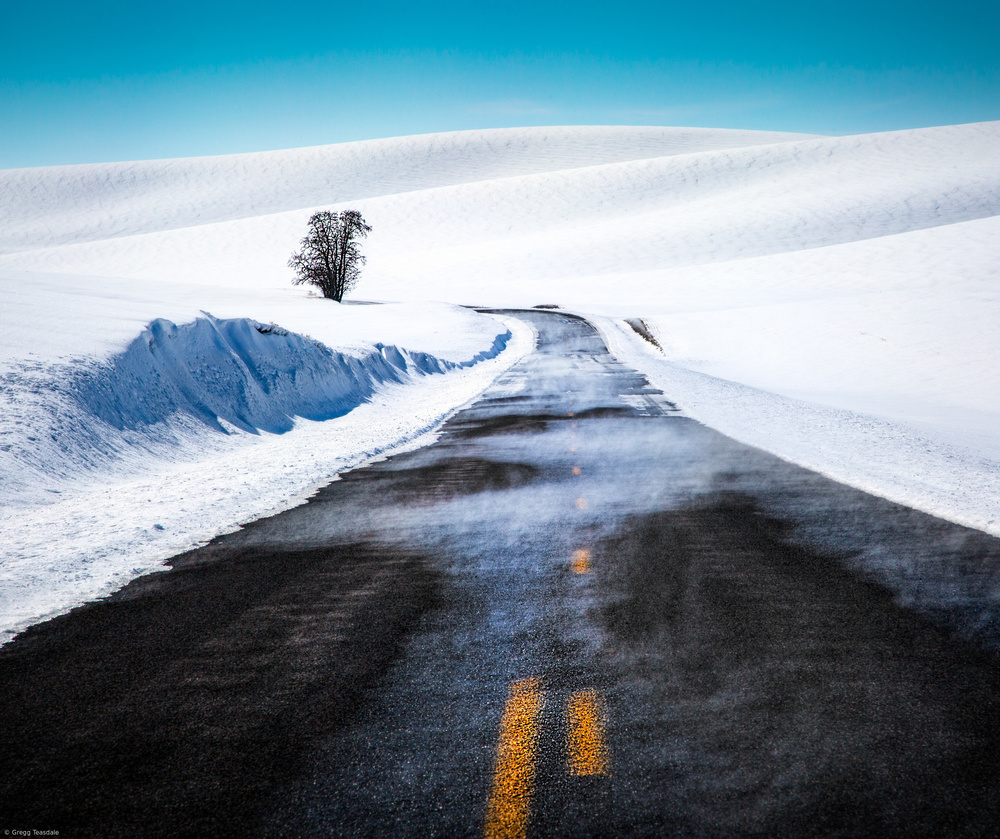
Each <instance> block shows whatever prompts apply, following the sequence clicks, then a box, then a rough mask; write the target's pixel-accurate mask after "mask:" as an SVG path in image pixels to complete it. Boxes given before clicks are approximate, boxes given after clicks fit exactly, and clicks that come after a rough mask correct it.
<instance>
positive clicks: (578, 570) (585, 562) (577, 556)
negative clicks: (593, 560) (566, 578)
mask: <svg viewBox="0 0 1000 839" xmlns="http://www.w3.org/2000/svg"><path fill="white" fill-rule="evenodd" d="M570 567H571V568H572V569H573V573H574V574H589V573H590V551H588V550H587V549H586V548H581V549H580V550H578V551H575V552H574V553H573V562H572V564H571V565H570Z"/></svg>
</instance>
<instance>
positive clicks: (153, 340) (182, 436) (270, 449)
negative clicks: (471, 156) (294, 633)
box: [0, 282, 533, 638]
mask: <svg viewBox="0 0 1000 839" xmlns="http://www.w3.org/2000/svg"><path fill="white" fill-rule="evenodd" d="M5 285H6V287H7V289H6V290H7V291H8V293H9V292H10V287H11V285H14V284H12V283H10V282H8V283H6V284H5ZM3 288H4V285H0V289H3ZM31 291H32V289H26V290H25V292H24V293H26V294H28V295H29V296H30V293H31ZM48 302H49V305H50V306H51V305H52V303H53V301H52V300H49V301H48ZM299 302H300V306H301V304H302V303H305V304H307V307H308V308H318V309H321V310H326V311H324V312H323V313H324V314H325V315H326V316H327V318H328V319H329V318H330V316H331V315H333V316H334V317H333V318H332V319H333V320H336V319H337V317H336V316H337V315H339V316H340V317H341V318H343V319H346V318H348V317H350V316H351V315H353V314H354V313H355V312H358V311H361V310H365V311H366V312H368V311H370V310H371V311H374V310H379V313H380V314H381V318H380V321H381V322H380V323H379V322H378V321H375V323H376V325H378V326H380V327H381V331H382V332H383V334H392V333H393V331H394V330H393V321H394V320H396V321H402V320H404V319H405V320H408V319H409V316H410V314H409V313H408V312H406V311H404V307H391V306H385V307H382V306H371V307H332V306H324V305H323V303H324V301H319V300H315V301H310V300H305V301H299ZM117 303H118V306H119V307H121V308H127V299H122V298H121V297H119V298H118V299H117ZM133 305H135V304H133ZM174 306H176V302H175V303H174ZM139 308H141V306H139ZM167 308H169V306H167ZM432 311H434V309H433V308H429V307H425V308H424V309H423V314H424V315H425V316H427V315H429V314H431V312H432ZM62 314H63V317H64V318H65V319H66V320H67V322H71V321H72V320H73V315H72V313H71V312H70V311H67V310H66V309H63V310H62ZM368 317H369V318H372V315H371V314H369V315H368ZM435 321H436V323H435V322H434V321H430V322H425V328H427V329H428V331H433V327H434V326H436V327H437V328H438V329H452V330H454V329H456V328H459V327H461V326H463V325H465V326H468V324H469V322H470V321H472V322H473V323H475V325H476V329H475V330H471V331H474V332H475V333H476V334H475V338H478V340H476V341H475V342H474V343H475V344H476V346H477V347H479V349H477V351H475V352H474V353H472V354H471V355H470V356H468V357H466V358H465V359H462V360H453V359H448V358H440V357H438V356H436V355H433V354H431V353H428V352H424V351H418V350H408V349H404V348H400V347H397V346H395V345H393V344H385V343H380V342H376V343H374V344H371V345H368V346H362V347H361V348H354V349H352V350H334V349H331V348H329V347H327V346H325V345H324V344H322V343H320V342H319V341H317V340H315V339H314V338H309V337H305V336H303V335H300V334H297V333H292V332H289V331H288V330H286V329H284V328H282V327H281V326H279V325H277V324H272V323H262V322H259V321H256V320H252V319H249V318H232V319H217V318H214V317H212V316H211V315H209V314H207V313H205V314H203V315H202V316H201V317H198V318H196V319H194V320H192V321H189V322H186V323H182V324H180V325H177V324H174V323H172V322H170V321H168V320H166V319H162V318H161V319H157V320H154V321H153V322H152V323H150V324H149V325H148V326H147V327H146V328H145V329H143V330H142V332H141V333H140V334H139V335H138V336H136V337H135V338H134V339H133V340H132V341H130V342H129V343H128V344H127V345H126V346H125V347H124V348H123V349H122V350H121V351H119V352H117V353H115V354H113V355H111V356H109V357H95V356H90V357H78V358H69V359H67V358H63V359H62V360H59V361H56V360H54V359H53V358H52V356H53V355H54V354H55V353H54V350H55V349H57V348H61V349H65V345H66V344H67V343H68V344H72V343H73V340H72V336H71V337H70V340H69V341H65V340H60V337H59V336H58V335H50V336H41V337H42V340H41V341H40V342H39V344H38V346H39V349H38V350H36V351H35V354H36V358H35V359H30V358H22V359H20V360H19V359H17V358H11V357H8V358H6V359H5V364H4V368H3V372H2V373H0V401H2V403H3V406H2V407H3V411H2V419H0V441H2V442H0V466H2V471H3V475H4V481H3V485H2V487H0V501H2V505H3V506H2V507H0V524H2V528H3V532H4V535H5V538H4V556H3V563H2V566H0V633H2V635H0V638H9V637H11V636H12V635H13V634H14V633H15V632H17V631H19V630H20V629H23V628H24V627H25V626H28V625H30V624H31V623H33V622H35V621H37V620H39V619H41V618H43V617H45V616H49V615H53V614H57V613H59V612H61V611H64V610H65V609H67V608H70V607H72V606H74V605H77V604H78V603H80V602H83V601H84V600H87V599H92V598H94V597H98V596H101V595H103V594H106V593H109V592H110V591H113V590H114V589H116V588H118V587H120V586H121V585H122V584H124V583H125V582H127V581H128V580H129V579H131V578H132V577H134V576H136V575H137V574H140V573H145V572H146V571H148V570H151V569H152V568H154V567H156V565H157V564H158V563H159V562H162V560H164V559H166V558H168V557H170V556H172V555H174V554H175V553H177V552H179V551H181V550H185V549H187V548H190V547H193V546H195V545H197V544H199V543H202V542H204V541H207V540H208V539H210V538H212V537H213V536H215V535H217V534H218V533H220V532H225V531H226V530H229V529H232V528H233V527H234V526H235V525H237V524H239V523H240V522H244V521H247V520H248V519H251V518H255V517H257V516H260V515H262V514H266V513H269V512H273V511H276V510H278V509H282V508H285V507H287V506H290V505H293V504H295V503H299V502H301V500H303V499H304V498H305V497H307V496H308V494H309V493H310V492H311V491H312V490H314V489H315V488H316V487H318V486H320V485H322V484H324V483H326V482H328V481H329V480H331V479H332V478H333V477H334V476H335V475H336V474H337V473H338V472H340V471H343V470H344V469H345V468H350V467H352V466H355V465H357V464H358V463H361V462H363V461H365V460H368V459H370V458H372V457H375V456H378V455H381V454H384V453H386V452H388V451H390V450H394V449H399V448H400V447H404V446H406V445H414V444H419V443H420V442H421V441H422V440H424V439H425V438H426V437H427V435H428V434H429V433H431V432H432V429H433V428H434V427H436V426H437V425H438V424H439V423H440V422H441V420H442V419H444V417H446V416H447V415H448V414H449V413H450V412H452V411H453V410H455V409H456V408H457V407H459V406H461V405H462V404H464V403H465V402H467V401H468V400H469V399H471V398H473V397H474V396H475V395H476V394H478V393H480V392H481V391H482V390H483V389H484V388H485V387H486V386H487V385H488V384H489V383H490V382H491V381H493V379H495V378H496V377H497V376H498V375H500V373H502V372H503V370H505V369H507V368H508V367H509V366H510V365H511V364H512V363H514V361H516V360H517V359H518V358H520V357H522V356H523V355H524V353H526V352H527V351H529V350H530V348H531V346H532V344H533V336H532V334H531V332H530V330H528V329H527V328H526V327H524V326H523V325H522V324H520V323H519V322H517V321H512V322H510V324H509V325H508V324H504V323H498V322H497V320H496V319H494V318H489V317H485V316H480V315H475V314H474V313H470V312H466V311H464V310H459V309H455V308H454V307H444V306H439V307H436V318H435ZM371 325H372V322H371V321H370V322H369V326H371ZM88 326H89V328H90V329H96V328H99V321H98V322H95V321H90V322H89V323H88ZM400 326H401V327H402V328H401V330H399V331H401V332H403V333H406V332H409V331H410V330H411V328H412V327H411V326H410V325H409V324H400ZM355 328H356V325H355ZM469 331H470V330H468V329H466V333H465V335H463V336H456V337H455V339H454V340H453V341H452V343H453V346H452V348H451V349H452V350H454V344H459V345H461V344H463V343H464V344H468V343H469V342H470V335H469ZM46 352H47V353H48V354H49V356H50V357H49V359H48V360H47V363H46V362H43V361H39V360H38V358H37V357H38V356H39V355H41V356H44V355H45V354H46ZM289 432H291V433H289Z"/></svg>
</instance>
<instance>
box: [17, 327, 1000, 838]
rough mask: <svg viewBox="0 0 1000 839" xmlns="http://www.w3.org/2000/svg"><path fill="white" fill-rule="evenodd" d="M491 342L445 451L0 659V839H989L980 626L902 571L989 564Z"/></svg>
mask: <svg viewBox="0 0 1000 839" xmlns="http://www.w3.org/2000/svg"><path fill="white" fill-rule="evenodd" d="M516 314H517V316H518V317H522V318H524V319H525V320H527V321H529V322H530V323H531V324H533V326H534V327H535V328H536V329H537V331H538V346H537V349H536V351H535V352H534V353H533V354H531V355H529V356H528V357H527V358H525V360H524V361H522V362H521V363H520V364H519V365H517V366H516V367H514V368H512V370H511V371H510V372H508V373H507V374H506V375H505V376H504V377H503V378H502V379H501V380H500V381H499V382H497V384H496V385H494V386H493V388H491V389H490V390H489V391H487V392H486V393H485V394H484V395H483V397H482V398H481V399H480V400H479V401H478V402H476V403H475V404H474V405H472V406H471V407H469V408H467V409H465V410H463V411H461V412H459V413H458V414H456V415H455V416H454V417H453V418H452V419H451V420H450V421H449V422H448V423H446V425H445V426H444V428H443V430H442V432H441V435H440V438H439V440H438V441H437V443H435V444H434V445H431V446H428V447H425V448H422V449H419V450H417V451H413V452H410V453H406V454H401V455H397V456H394V457H392V458H389V459H387V460H385V461H382V462H380V463H376V464H372V465H370V466H368V467H365V468H362V469H357V470H355V471H353V472H350V473H347V474H345V475H344V476H342V479H341V480H338V481H335V482H334V483H332V484H330V485H329V486H328V487H326V488H325V489H323V490H322V491H321V492H319V493H318V494H317V495H316V496H315V497H314V498H313V499H311V500H310V502H309V503H308V504H305V505H303V506H301V507H298V508H295V509H293V510H290V511H288V512H286V513H283V514H281V515H278V516H275V517H273V518H270V519H263V520H260V521H257V522H254V523H253V524H251V525H248V526H247V527H245V528H244V529H242V530H240V531H239V532H237V533H233V534H231V535H228V536H224V537H220V538H219V539H217V540H215V541H214V542H213V543H212V544H210V545H208V546H206V547H205V548H202V549H200V550H198V551H194V552H191V553H189V554H185V555H182V556H180V557H177V558H176V559H175V560H174V562H173V570H171V571H167V572H163V573H161V574H155V575H150V576H147V577H144V578H141V579H139V580H136V581H135V582H133V583H132V584H131V585H129V586H128V587H126V588H125V589H124V590H122V591H121V592H119V594H117V595H116V596H115V597H114V598H112V599H110V600H109V601H106V602H102V603H98V604H94V605H92V606H88V607H84V608H82V609H79V610H76V611H75V612H74V613H71V614H70V615H66V616H63V617H61V618H57V619H55V620H53V621H50V622H48V623H46V624H42V625H40V626H38V627H35V628H33V629H32V630H29V631H28V632H26V633H24V634H23V635H22V636H21V637H20V638H19V639H18V640H16V641H15V642H13V643H11V644H9V645H8V646H6V647H4V648H3V649H0V690H2V692H3V695H4V697H5V700H4V703H5V708H4V715H3V721H2V722H0V751H2V753H3V754H4V760H5V772H4V777H3V780H2V781H0V802H2V813H0V828H12V829H13V828H22V827H30V828H33V829H38V830H42V829H59V830H60V831H61V833H60V835H62V836H125V835H145V836H175V835H205V834H207V833H211V834H212V835H221V836H267V837H300V836H304V837H311V836H331V835H332V836H394V837H397V836H421V837H423V836H441V837H459V836H469V837H474V836H487V837H501V836H503V837H519V836H574V837H581V836H595V837H596V836H617V835H623V836H685V837H686V836H695V837H697V836H704V837H714V836H727V837H732V836H783V837H799V836H802V837H804V836H831V835H836V836H883V837H888V836H899V837H903V836H905V837H914V836H928V837H929V836H943V835H949V836H970V837H971V836H984V837H985V836H993V835H995V834H996V825H997V824H1000V668H998V659H997V654H996V652H995V649H996V640H997V639H996V637H995V635H996V626H997V625H998V621H997V618H996V615H993V614H987V613H985V612H983V611H982V609H980V610H979V611H978V612H977V613H976V614H975V615H972V614H970V613H969V612H968V611H967V610H965V609H964V608H963V605H962V604H961V603H955V602H951V601H949V600H948V599H947V598H946V597H942V598H941V599H940V602H939V604H938V607H937V608H936V609H930V610H928V611H927V612H926V613H923V614H918V613H916V612H914V611H912V610H909V609H907V608H904V606H903V605H900V602H901V600H902V599H904V596H903V594H902V593H903V592H905V591H906V590H907V588H906V586H905V585H902V584H900V585H899V586H894V583H893V580H894V577H893V575H892V571H891V569H892V566H893V558H894V557H896V556H907V557H909V558H911V559H912V557H914V556H917V557H927V567H928V568H932V567H933V568H935V569H938V570H937V571H936V572H935V574H936V577H935V579H936V582H935V585H942V583H941V580H942V579H943V576H942V573H943V572H941V571H940V569H942V568H945V567H946V568H948V569H950V571H949V573H954V574H979V575H983V578H984V579H987V578H988V577H989V578H991V579H992V578H993V577H990V575H995V574H996V569H997V568H1000V542H998V540H996V539H992V538H989V537H987V536H985V535H983V534H981V533H977V532H975V531H968V530H965V529H963V528H961V527H958V526H956V525H951V524H948V523H946V522H943V521H940V520H937V519H933V518H931V517H929V516H926V515H923V514H920V513H916V512H914V511H912V510H908V509H906V508H903V507H899V506H897V505H894V504H891V503H889V502H886V501H884V500H881V499H877V498H874V497H871V496H868V495H865V494H864V493H862V492H859V491H857V490H853V489H850V488H847V487H844V486H841V485H838V484H834V483H832V482H830V481H828V480H825V479H823V478H822V477H820V476H818V475H816V474H814V473H810V472H807V471H806V470H803V469H800V468H798V467H795V466H792V465H790V464H788V463H786V462H783V461H781V460H778V459H777V458H775V457H772V456H770V455H768V454H765V453H763V452H761V451H759V450H756V449H751V448H748V447H746V446H743V445H740V444H738V443H736V442H734V441H732V440H730V439H728V438H726V437H723V436H722V435H720V434H718V433H716V432H714V431H712V430H711V429H708V428H706V427H704V426H702V425H699V424H698V423H696V422H694V421H692V420H690V419H688V418H686V417H684V416H683V415H682V414H681V413H680V412H678V411H677V410H676V408H675V407H674V406H673V405H672V404H671V403H670V402H669V394H667V395H664V394H661V393H659V392H657V391H655V390H653V389H651V388H650V387H649V386H648V384H647V383H646V381H645V380H644V379H643V377H642V376H640V375H639V374H638V373H636V372H635V371H632V370H629V369H627V368H625V367H623V366H622V365H620V364H618V363H617V362H615V361H614V359H613V358H612V357H611V356H610V355H609V354H608V352H607V350H606V348H605V347H604V345H603V343H602V341H601V339H600V337H599V335H598V334H597V332H596V331H595V330H594V329H593V328H592V327H591V326H590V325H589V324H587V323H586V322H585V321H583V320H581V319H579V318H575V317H572V316H569V315H565V314H563V313H560V312H545V311H533V312H518V313H516ZM862 554H864V556H865V557H866V558H867V559H866V561H865V562H864V563H862V562H860V561H859V559H858V558H859V556H861V555H862ZM873 556H880V557H883V558H884V563H883V564H884V566H885V568H886V569H887V571H886V573H885V574H884V575H881V576H879V578H878V580H875V579H874V578H872V577H864V576H862V573H861V571H860V570H859V569H861V568H862V567H864V568H867V569H869V572H870V570H871V568H872V567H873V565H872V561H871V557H873ZM879 581H881V583H883V584H884V585H880V584H879ZM917 582H919V581H917ZM913 584H914V581H913V580H909V581H908V582H907V585H913ZM942 590H943V589H942Z"/></svg>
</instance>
